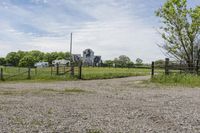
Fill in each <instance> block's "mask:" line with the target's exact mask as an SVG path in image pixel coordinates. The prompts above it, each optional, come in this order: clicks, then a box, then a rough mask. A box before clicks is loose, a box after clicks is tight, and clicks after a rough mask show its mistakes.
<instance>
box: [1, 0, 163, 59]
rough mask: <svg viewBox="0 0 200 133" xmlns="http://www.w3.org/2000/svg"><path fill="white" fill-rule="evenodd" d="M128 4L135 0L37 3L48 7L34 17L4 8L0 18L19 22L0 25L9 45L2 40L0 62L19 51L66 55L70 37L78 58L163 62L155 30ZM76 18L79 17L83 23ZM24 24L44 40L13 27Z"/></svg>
mask: <svg viewBox="0 0 200 133" xmlns="http://www.w3.org/2000/svg"><path fill="white" fill-rule="evenodd" d="M130 1H131V2H132V3H131V4H133V3H134V1H135V0H125V1H124V3H123V2H120V1H116V0H109V2H108V0H92V1H91V0H72V1H66V0H65V1H63V2H61V3H58V1H54V0H51V1H47V0H45V1H44V0H35V2H37V3H38V4H39V3H41V2H42V3H43V4H46V6H45V7H44V9H43V8H41V7H40V8H39V9H40V10H39V9H38V11H35V10H34V11H31V10H28V9H26V8H25V7H19V6H17V5H12V4H11V3H10V4H9V3H8V4H6V6H7V7H8V8H9V10H7V9H0V12H1V11H4V12H6V13H7V14H12V15H17V16H19V18H20V19H19V20H10V19H8V20H5V21H3V22H0V27H1V26H2V27H1V29H3V30H2V31H0V35H1V34H2V35H4V36H6V37H7V38H8V39H7V41H5V40H6V39H3V38H0V39H1V40H3V41H0V48H1V49H5V50H4V51H5V52H1V53H0V56H2V55H5V54H6V52H10V51H14V50H18V49H21V50H31V49H38V50H42V51H69V38H70V37H69V35H70V34H69V33H70V32H73V33H74V38H73V39H74V41H73V42H74V43H73V44H74V47H73V52H74V53H82V51H83V50H84V49H86V48H92V49H94V51H95V54H98V55H102V58H103V59H112V58H114V57H117V56H119V55H121V54H123V55H128V56H130V57H131V58H132V59H133V60H134V59H136V58H137V57H140V58H143V59H144V60H145V61H146V62H150V61H152V60H155V59H158V58H164V57H163V56H162V53H161V52H160V51H159V49H158V47H157V46H156V43H157V42H159V41H160V38H159V36H158V35H157V34H156V31H155V29H154V28H153V26H152V25H151V24H148V23H147V22H145V20H146V19H143V18H142V17H140V16H139V15H138V10H134V9H131V6H130ZM54 2H55V3H54ZM59 2H60V1H59ZM135 4H137V3H135ZM69 5H70V8H71V10H66V11H69V12H66V11H65V9H66V8H68V7H69ZM140 6H142V7H143V6H144V5H140ZM142 7H141V10H143V8H142ZM12 9H15V11H13V10H12ZM42 9H43V10H42ZM70 11H72V12H70ZM73 11H76V13H82V14H84V15H85V14H86V15H85V16H84V15H83V16H84V17H86V18H85V19H84V17H83V16H81V15H80V14H75V13H73ZM73 15H75V16H73ZM79 15H80V17H83V18H82V19H81V20H79ZM150 17H152V16H150ZM90 18H91V20H90ZM77 19H78V20H77ZM22 22H24V23H26V24H30V25H32V26H33V27H35V28H38V29H40V30H42V31H45V32H46V34H43V35H42V34H40V33H38V34H37V33H32V32H31V31H30V32H24V31H20V30H17V29H16V28H15V27H13V25H12V24H11V23H22ZM22 28H23V27H22ZM5 42H6V43H5Z"/></svg>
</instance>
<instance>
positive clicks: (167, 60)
mask: <svg viewBox="0 0 200 133" xmlns="http://www.w3.org/2000/svg"><path fill="white" fill-rule="evenodd" d="M165 75H169V58H165Z"/></svg>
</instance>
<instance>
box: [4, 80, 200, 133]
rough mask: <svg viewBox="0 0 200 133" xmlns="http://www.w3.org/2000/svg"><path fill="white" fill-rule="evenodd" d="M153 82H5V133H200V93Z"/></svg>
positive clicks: (192, 89) (195, 90)
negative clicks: (162, 85)
mask: <svg viewBox="0 0 200 133" xmlns="http://www.w3.org/2000/svg"><path fill="white" fill-rule="evenodd" d="M148 79H149V77H130V78H122V79H110V80H90V81H67V82H64V81H62V82H50V83H0V132H8V133H10V132H16V133H19V132H35V133H37V132H41V133H46V132H48V133H49V132H63V133H64V132H66V133H101V132H102V133H120V132H122V133H144V132H146V133H157V132H158V133H160V132H166V133H173V132H174V133H176V132H184V133H189V132H192V133H195V132H196V133H199V132H200V89H199V88H181V87H174V88H172V87H161V86H159V85H154V84H150V83H148V82H144V80H148Z"/></svg>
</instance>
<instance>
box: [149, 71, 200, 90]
mask: <svg viewBox="0 0 200 133" xmlns="http://www.w3.org/2000/svg"><path fill="white" fill-rule="evenodd" d="M151 82H153V83H159V84H163V85H175V86H176V85H179V86H189V87H200V76H197V75H193V74H170V75H164V74H160V75H155V76H154V77H153V78H152V79H151Z"/></svg>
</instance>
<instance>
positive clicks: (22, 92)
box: [0, 88, 87, 96]
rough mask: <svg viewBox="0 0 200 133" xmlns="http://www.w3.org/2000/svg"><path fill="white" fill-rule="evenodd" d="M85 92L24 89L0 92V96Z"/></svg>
mask: <svg viewBox="0 0 200 133" xmlns="http://www.w3.org/2000/svg"><path fill="white" fill-rule="evenodd" d="M86 92H87V91H85V90H82V89H78V88H66V89H62V90H61V89H26V90H8V89H7V90H0V96H22V95H26V94H35V95H37V94H46V93H48V94H49V93H57V94H70V93H86Z"/></svg>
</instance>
